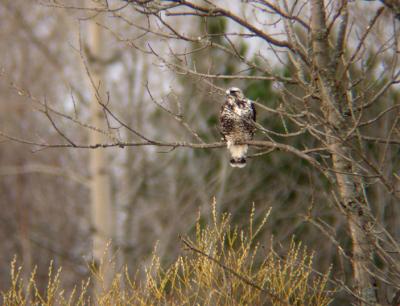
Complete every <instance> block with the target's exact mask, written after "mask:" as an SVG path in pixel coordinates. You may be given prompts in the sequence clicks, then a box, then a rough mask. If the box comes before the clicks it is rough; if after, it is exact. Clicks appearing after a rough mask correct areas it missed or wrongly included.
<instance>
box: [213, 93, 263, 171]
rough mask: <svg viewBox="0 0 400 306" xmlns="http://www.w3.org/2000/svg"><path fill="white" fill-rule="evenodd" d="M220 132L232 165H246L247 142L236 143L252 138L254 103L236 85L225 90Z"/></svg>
mask: <svg viewBox="0 0 400 306" xmlns="http://www.w3.org/2000/svg"><path fill="white" fill-rule="evenodd" d="M219 121H220V132H221V134H222V139H223V140H225V141H226V144H227V147H228V150H229V152H230V154H231V160H230V164H231V166H232V167H238V168H243V167H245V166H246V155H247V149H248V145H247V144H237V143H241V142H246V141H248V140H252V139H253V135H254V132H255V130H256V127H255V121H256V110H255V108H254V103H253V102H252V101H251V100H249V99H247V98H246V97H245V96H244V95H243V92H242V91H241V90H240V89H239V88H237V87H231V88H229V89H227V90H226V100H225V103H224V104H223V105H222V108H221V112H220V117H219Z"/></svg>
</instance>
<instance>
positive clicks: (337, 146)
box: [311, 0, 377, 305]
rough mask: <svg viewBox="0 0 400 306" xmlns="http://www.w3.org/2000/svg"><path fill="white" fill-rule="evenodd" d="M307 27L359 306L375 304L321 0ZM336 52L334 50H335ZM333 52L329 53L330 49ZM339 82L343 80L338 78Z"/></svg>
mask: <svg viewBox="0 0 400 306" xmlns="http://www.w3.org/2000/svg"><path fill="white" fill-rule="evenodd" d="M311 14H312V20H311V29H312V41H313V44H312V46H313V60H314V62H313V65H314V67H315V70H316V76H317V86H318V90H319V92H320V95H321V98H322V105H321V108H322V109H323V113H324V116H325V119H326V121H327V123H328V124H327V125H328V127H327V130H326V133H327V142H328V144H329V148H330V152H331V154H332V166H333V170H334V171H335V174H336V183H337V191H338V194H339V195H340V200H341V204H342V205H343V207H344V211H345V212H346V217H347V222H348V227H349V231H350V237H351V239H352V253H353V254H352V267H353V275H354V280H355V283H356V287H357V291H358V294H359V296H360V297H361V298H362V300H361V305H371V304H372V305H374V304H376V303H377V299H376V294H375V289H376V288H375V286H374V283H375V282H374V278H373V277H372V275H371V274H370V273H369V272H368V271H372V270H373V269H372V266H373V265H372V245H371V243H370V241H369V234H368V229H369V226H368V223H369V221H368V220H369V216H370V215H369V213H368V207H367V205H366V202H365V200H364V198H363V194H362V193H361V190H362V189H361V186H360V185H359V182H358V181H357V178H356V176H354V175H352V173H355V172H356V165H355V163H354V159H353V158H352V156H351V150H350V148H349V147H348V146H346V144H345V143H344V141H343V139H345V137H346V134H347V132H348V131H349V130H350V129H351V120H349V119H346V118H345V116H344V115H343V114H344V113H343V110H344V109H345V108H346V107H347V105H348V104H347V101H346V92H345V90H344V89H342V88H347V84H338V83H339V80H336V73H335V71H336V67H334V65H333V63H334V62H335V61H334V60H332V58H331V56H330V55H329V50H330V48H329V41H328V31H327V27H326V18H325V9H324V1H323V0H312V1H311ZM335 52H338V50H335ZM332 54H333V52H332ZM340 82H345V81H343V80H340Z"/></svg>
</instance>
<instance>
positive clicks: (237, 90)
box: [225, 87, 244, 99]
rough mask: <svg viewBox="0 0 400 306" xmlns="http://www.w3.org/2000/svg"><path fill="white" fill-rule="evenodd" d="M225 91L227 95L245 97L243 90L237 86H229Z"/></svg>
mask: <svg viewBox="0 0 400 306" xmlns="http://www.w3.org/2000/svg"><path fill="white" fill-rule="evenodd" d="M225 93H226V95H227V96H233V97H235V98H240V99H242V98H243V97H244V95H243V92H242V91H241V90H240V88H237V87H231V88H228V89H227V90H226V92H225Z"/></svg>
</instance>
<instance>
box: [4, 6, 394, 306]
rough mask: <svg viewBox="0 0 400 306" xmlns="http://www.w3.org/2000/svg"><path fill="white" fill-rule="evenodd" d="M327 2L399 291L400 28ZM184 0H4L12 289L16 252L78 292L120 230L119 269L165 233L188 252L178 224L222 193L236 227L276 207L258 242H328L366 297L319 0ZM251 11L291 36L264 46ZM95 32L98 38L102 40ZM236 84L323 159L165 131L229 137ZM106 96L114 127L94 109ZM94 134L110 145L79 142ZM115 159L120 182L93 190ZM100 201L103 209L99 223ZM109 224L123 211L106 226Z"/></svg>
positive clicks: (270, 136) (353, 141)
mask: <svg viewBox="0 0 400 306" xmlns="http://www.w3.org/2000/svg"><path fill="white" fill-rule="evenodd" d="M174 2H176V3H174ZM310 2H311V1H310ZM325 2H326V3H324V4H325V6H324V12H325V15H326V19H327V22H326V25H327V28H328V30H329V43H330V48H331V53H330V56H331V57H332V58H336V59H337V61H336V63H335V65H336V68H337V70H336V75H335V78H334V79H335V82H337V83H335V84H333V85H332V84H331V85H332V86H333V87H335V88H339V89H340V90H338V91H339V92H341V93H344V95H346V101H348V102H349V105H346V107H344V106H343V105H342V106H343V107H344V108H345V109H340V112H341V114H342V115H343V117H344V119H345V120H348V122H351V124H350V127H349V129H348V130H347V132H348V135H347V136H348V138H346V137H347V136H346V135H345V136H344V137H343V138H341V143H342V144H343V143H344V144H346V146H347V148H350V150H351V152H352V154H351V158H352V161H354V163H353V165H354V166H355V168H353V169H352V170H351V173H350V174H351V175H352V177H355V178H356V179H357V186H358V188H359V190H358V191H359V194H360V195H362V200H360V203H361V202H363V203H364V204H365V205H369V208H368V210H369V211H370V212H371V213H370V214H371V216H372V219H371V220H372V221H371V223H372V224H370V225H368V226H371V228H372V230H371V233H372V234H371V235H372V236H371V237H373V239H372V238H371V239H372V240H374V241H372V242H371V241H370V244H371V246H374V248H378V247H380V248H381V249H374V257H373V259H372V263H373V265H374V267H375V268H376V269H377V271H375V270H374V271H370V272H371V273H372V274H375V276H376V283H377V286H378V289H379V298H380V302H381V303H382V304H384V301H389V300H391V298H392V296H393V294H394V293H395V292H397V291H398V290H399V289H400V288H399V287H398V283H399V282H398V280H399V274H398V272H399V271H398V269H397V264H396V261H397V257H396V256H397V254H398V248H397V246H396V243H395V242H396V241H398V239H399V234H400V232H399V223H398V222H397V218H398V216H399V213H400V212H399V207H398V199H397V197H398V190H397V189H398V180H399V179H398V176H397V169H398V167H399V163H398V161H397V158H396V157H397V155H398V144H399V143H400V142H399V140H397V139H399V138H398V127H397V123H398V110H397V109H398V105H397V104H396V103H397V98H398V94H399V93H398V90H397V88H396V84H397V82H398V78H397V77H398V69H399V67H398V42H397V34H398V26H399V25H398V21H396V20H395V17H396V16H395V15H394V14H393V12H392V11H391V10H389V9H384V10H382V9H381V7H382V5H381V4H380V2H379V1H375V2H369V1H368V2H367V1H358V2H349V3H347V1H333V2H328V1H325ZM185 3H186V1H164V2H160V1H108V2H106V1H87V3H84V4H83V3H82V2H81V1H58V2H54V1H40V2H31V3H27V2H26V1H8V0H2V1H0V8H1V9H0V17H1V19H0V20H1V22H0V24H1V26H0V37H1V40H0V50H1V54H4V55H5V56H3V58H2V59H1V60H0V68H1V70H0V77H1V78H0V86H1V90H0V92H1V95H0V99H1V103H0V108H1V113H0V116H1V119H0V132H1V137H2V138H1V141H2V142H1V150H0V161H1V162H0V176H1V180H0V188H1V193H0V198H1V201H0V206H1V211H2V214H1V215H0V220H1V223H0V238H1V239H0V249H1V250H2V252H0V260H1V263H2V264H1V265H0V289H3V288H6V287H7V286H8V282H9V277H8V272H9V263H10V262H11V260H12V258H13V256H14V254H17V255H18V260H19V261H20V262H21V264H22V265H23V266H24V271H30V270H32V269H33V267H34V265H38V270H37V276H38V278H39V281H40V279H41V278H42V279H43V280H44V279H45V278H46V277H47V273H48V264H49V262H50V260H52V259H53V260H54V263H55V265H56V266H63V267H64V273H63V280H62V281H63V283H64V285H65V288H69V289H70V290H72V284H75V283H77V282H78V280H80V279H82V277H84V276H87V275H88V274H89V268H88V266H87V265H86V263H85V262H86V261H91V260H92V259H94V260H96V261H98V260H99V257H100V253H101V251H100V249H101V248H102V247H98V248H97V251H96V252H95V251H94V249H96V247H95V246H94V245H93V244H94V241H96V238H95V237H96V235H100V236H101V237H100V238H99V239H102V240H103V244H102V245H104V243H105V242H106V241H107V240H108V239H109V238H112V243H111V244H110V248H111V251H112V253H113V254H115V258H116V259H117V263H118V265H122V264H124V263H125V264H127V265H128V266H129V268H130V269H131V270H132V272H134V271H135V270H136V269H137V268H138V267H140V266H146V264H148V263H150V262H151V260H152V252H153V250H154V245H155V244H157V254H158V255H159V256H160V258H161V261H162V262H163V263H165V264H168V263H170V262H174V261H175V259H176V257H177V255H178V254H179V253H180V252H181V248H180V247H181V242H180V240H179V238H178V236H179V234H183V233H188V234H190V233H192V234H193V233H194V232H195V227H194V224H195V220H196V218H197V217H198V212H201V213H202V219H201V220H200V221H201V223H203V224H204V223H207V222H208V221H209V220H208V219H207V216H208V215H209V214H208V213H209V211H210V202H211V201H212V199H213V198H214V197H215V199H216V202H217V206H216V207H217V210H218V211H219V212H225V211H228V212H230V213H231V214H232V220H233V222H234V223H235V224H237V225H238V226H242V225H244V224H247V223H248V218H247V216H248V213H249V211H250V209H251V206H252V203H255V206H256V214H255V218H256V219H257V218H262V214H259V212H265V209H266V208H269V207H272V211H271V216H270V218H269V222H268V223H267V225H266V226H265V228H264V229H263V231H262V232H261V233H260V235H259V236H258V239H259V241H260V242H261V244H262V245H263V246H264V247H265V248H267V247H269V246H270V244H276V245H275V246H279V248H280V250H281V251H282V254H283V253H284V252H285V251H286V250H288V248H289V246H290V243H291V241H292V237H294V239H295V241H301V242H302V243H303V244H304V245H307V246H308V248H309V249H311V250H315V251H316V253H315V257H314V258H315V262H314V268H315V269H316V270H317V271H322V272H326V271H328V270H329V268H330V267H331V266H332V270H331V278H332V279H333V280H336V281H339V284H342V285H343V287H341V290H338V291H337V293H336V294H335V298H334V302H333V303H336V304H337V305H343V303H350V301H359V299H358V300H357V297H358V298H360V297H359V296H358V295H357V294H358V293H357V294H355V295H356V296H354V295H352V294H350V293H349V292H348V290H346V288H350V289H354V288H355V287H356V286H357V284H356V282H354V279H353V276H352V275H353V272H352V264H353V263H354V260H353V259H352V240H351V238H350V235H349V233H348V228H347V223H348V222H347V221H346V217H345V215H346V213H345V212H343V211H344V210H343V209H342V208H343V207H342V208H341V205H342V206H343V201H342V200H341V199H340V194H338V193H337V192H336V189H337V185H335V180H336V179H335V175H336V174H338V173H339V174H340V171H336V172H335V171H332V170H334V169H333V168H332V167H333V164H332V162H331V156H332V154H333V153H332V152H333V151H330V149H329V145H328V144H327V139H328V138H329V137H327V134H329V133H333V134H334V133H335V132H337V131H335V129H331V127H332V125H329V124H327V123H326V118H327V117H325V116H324V112H325V111H326V110H325V109H324V108H323V107H321V105H322V104H323V102H322V101H323V99H322V93H321V91H320V90H321V88H320V87H318V86H319V85H317V84H318V81H317V80H318V73H319V71H318V69H317V68H316V63H315V62H314V61H313V60H312V59H313V54H312V43H313V42H315V39H312V37H311V17H312V16H311V3H306V4H304V5H303V4H300V3H298V2H296V1H246V2H245V1H237V2H235V3H233V2H232V3H231V2H228V1H226V3H225V2H224V1H199V3H198V5H201V7H204V8H206V9H205V10H203V11H201V10H196V9H193V6H192V7H191V6H190V5H184V4H185ZM187 3H189V4H193V3H194V5H196V4H197V2H193V3H192V2H190V1H189V2H187ZM313 3H314V4H316V3H319V1H314V2H313ZM169 5H171V7H170V6H169ZM174 5H176V7H175V6H174ZM180 5H183V7H180ZM215 6H217V7H218V8H219V9H220V8H222V9H223V10H222V11H218V10H216V9H215ZM224 10H225V11H224ZM226 12H228V13H230V14H231V15H229V14H228V15H227V14H226ZM232 16H239V17H240V18H242V19H241V20H244V21H245V22H246V23H247V25H246V24H244V25H243V24H240V22H238V21H237V19H235V18H232ZM343 24H345V30H344V33H342V32H341V31H343ZM248 25H250V26H254V27H257V28H259V29H262V31H264V32H262V33H266V35H269V36H268V37H271V38H273V39H276V40H278V41H288V42H290V44H291V46H295V48H294V50H289V49H290V48H289V49H288V48H285V47H279V46H278V47H277V46H276V45H274V41H272V42H269V43H266V42H265V40H263V38H262V36H261V34H262V33H261V34H260V33H254V32H251V31H250V30H249V27H248ZM250 28H251V27H250ZM341 29H342V30H341ZM95 32H97V34H95ZM95 35H101V39H100V40H99V41H98V44H101V45H102V46H101V49H102V50H101V52H98V51H97V50H96V48H100V47H99V45H97V47H96V46H95V45H94V43H91V42H90V41H91V39H92V38H93V37H94V36H95ZM341 35H344V39H343V40H342V43H340V41H341V39H340V37H341ZM296 50H301V52H300V51H299V52H297V53H296ZM335 51H337V53H338V54H336V53H335ZM301 56H306V57H307V58H308V59H309V62H308V63H307V61H306V60H305V59H302V58H301ZM310 59H311V60H310ZM346 65H347V66H346ZM100 74H101V76H99V75H100ZM230 86H237V87H240V88H242V89H243V90H244V92H245V94H246V96H247V97H249V98H251V99H253V100H255V101H257V102H258V106H257V111H258V119H257V122H258V123H259V124H260V126H259V131H258V133H257V137H256V139H260V140H265V141H272V142H277V143H283V144H289V145H290V146H291V147H292V148H296V149H298V150H300V151H303V152H305V153H304V154H307V155H308V156H311V157H312V158H313V159H314V160H315V161H316V162H318V165H319V168H318V169H317V168H316V167H313V166H311V165H310V164H309V163H308V162H307V161H306V160H304V159H301V158H298V157H297V156H295V155H293V154H290V153H288V152H284V151H278V150H272V149H271V147H266V146H264V147H253V149H252V151H251V155H252V156H251V160H250V162H249V164H248V166H247V167H246V168H245V169H243V170H241V171H237V170H234V169H232V168H230V167H229V164H228V162H227V161H228V158H227V154H226V152H225V150H224V149H222V150H221V149H216V150H214V149H212V150H211V149H192V148H179V147H177V146H176V147H175V146H157V145H151V144H152V143H151V141H156V142H157V141H164V142H167V143H170V142H176V141H185V142H187V143H196V144H203V143H207V144H209V143H216V142H219V140H220V136H219V132H218V114H219V109H220V105H221V103H222V102H223V100H224V90H225V89H226V88H227V87H230ZM93 102H95V103H93ZM350 102H351V103H350ZM369 102H371V103H370V104H368V103H369ZM96 103H97V105H96ZM367 104H368V105H367ZM91 105H92V107H93V105H94V106H95V108H97V112H98V114H97V116H98V118H99V120H100V121H101V123H98V122H96V121H94V120H91ZM92 113H93V109H92ZM302 116H303V117H302ZM304 116H308V117H307V118H306V119H304ZM332 130H333V132H332ZM341 132H342V131H340V133H341ZM341 136H343V135H341ZM148 140H150V143H149V144H150V145H145V146H136V145H135V146H129V145H127V146H123V145H122V144H129V143H131V144H132V143H138V142H147V141H148ZM57 144H62V146H59V147H57ZM97 144H112V146H111V147H109V148H99V149H96V150H93V149H89V148H86V149H85V148H76V146H78V147H79V146H88V145H89V146H90V145H97ZM120 146H122V147H123V148H120ZM99 154H100V155H102V154H105V155H106V156H107V157H106V158H105V159H103V164H104V167H101V166H100V167H99V168H96V169H98V170H96V171H97V172H96V171H92V170H93V169H92V170H91V168H90V163H91V160H92V161H93V158H96V157H94V155H97V156H98V155H99ZM339 155H340V154H339ZM344 157H345V159H346V158H349V156H344ZM107 168H108V170H107ZM104 171H105V172H104ZM321 172H323V173H324V174H321ZM104 173H107V175H108V176H109V178H108V182H105V184H104V185H103V187H101V185H97V187H94V185H93V181H94V180H96V174H100V175H103V174H104ZM351 175H350V176H351ZM94 188H98V189H97V190H98V192H105V193H107V192H108V191H107V190H105V188H107V189H109V192H110V194H109V198H110V202H111V204H112V207H109V208H107V212H105V211H101V212H98V211H97V210H96V209H97V208H96V206H95V205H92V206H91V205H90V201H91V199H92V201H93V199H94V198H95V197H93V194H94ZM91 195H92V196H91ZM107 197H108V196H107ZM100 200H104V196H101V197H100ZM91 207H92V208H91ZM96 213H100V214H102V216H103V220H105V221H104V222H101V221H96V222H94V221H93V220H94V219H93V216H94V215H95V214H96ZM105 222H110V223H114V226H113V227H112V228H113V230H112V233H111V231H108V234H107V235H103V234H102V231H103V230H104V227H106V224H105ZM102 226H103V228H102ZM364 230H369V229H368V228H364ZM382 233H383V234H382ZM386 234H388V235H386ZM389 234H390V235H389ZM271 235H273V236H274V239H273V240H270V238H269V237H270V236H271ZM322 237H323V238H322ZM388 237H389V238H388ZM390 239H393V241H392V240H390ZM388 240H389V241H390V243H389V242H387V241H388ZM380 252H383V253H380ZM25 277H28V276H27V275H25ZM43 283H44V282H43ZM354 292H356V290H355V291H354Z"/></svg>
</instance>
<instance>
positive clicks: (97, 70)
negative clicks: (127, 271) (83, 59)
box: [88, 14, 114, 292]
mask: <svg viewBox="0 0 400 306" xmlns="http://www.w3.org/2000/svg"><path fill="white" fill-rule="evenodd" d="M97 23H101V14H99V15H98V16H97V17H96V18H94V19H92V20H90V21H89V29H88V50H89V53H90V57H91V58H92V59H91V61H90V62H89V64H91V65H90V68H91V69H90V71H91V74H90V76H91V79H92V81H91V82H90V87H91V90H92V98H91V107H90V111H91V124H92V126H94V127H96V128H98V129H101V130H103V131H107V130H108V127H107V122H106V118H105V117H104V112H103V109H102V107H101V104H100V103H99V102H102V103H105V99H106V98H105V96H106V94H105V88H104V77H103V70H104V67H102V66H101V64H100V63H99V62H98V61H96V59H98V58H100V57H102V56H103V52H102V51H103V45H104V38H103V37H102V29H101V27H100V26H98V25H97ZM107 140H108V137H107V135H104V134H103V133H100V132H98V131H95V130H91V131H90V142H91V143H92V144H97V143H106V142H107ZM90 170H91V182H90V197H91V198H90V199H91V218H92V229H93V259H94V263H95V265H96V266H97V267H98V265H99V264H100V263H102V260H103V259H107V260H108V259H110V257H109V256H110V251H111V250H110V248H109V247H108V243H109V242H110V240H111V239H112V238H113V233H114V230H113V229H114V210H113V207H112V203H111V184H110V170H109V158H108V155H107V152H106V150H103V149H101V148H100V149H95V150H91V151H90ZM101 269H102V270H101V271H100V272H99V273H100V274H102V276H103V281H102V282H103V284H100V282H99V281H98V280H97V284H95V290H96V291H95V292H99V291H100V290H101V287H100V286H101V285H104V286H105V288H108V287H109V285H110V281H111V279H112V269H111V268H110V267H108V266H107V262H103V263H102V266H101Z"/></svg>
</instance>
